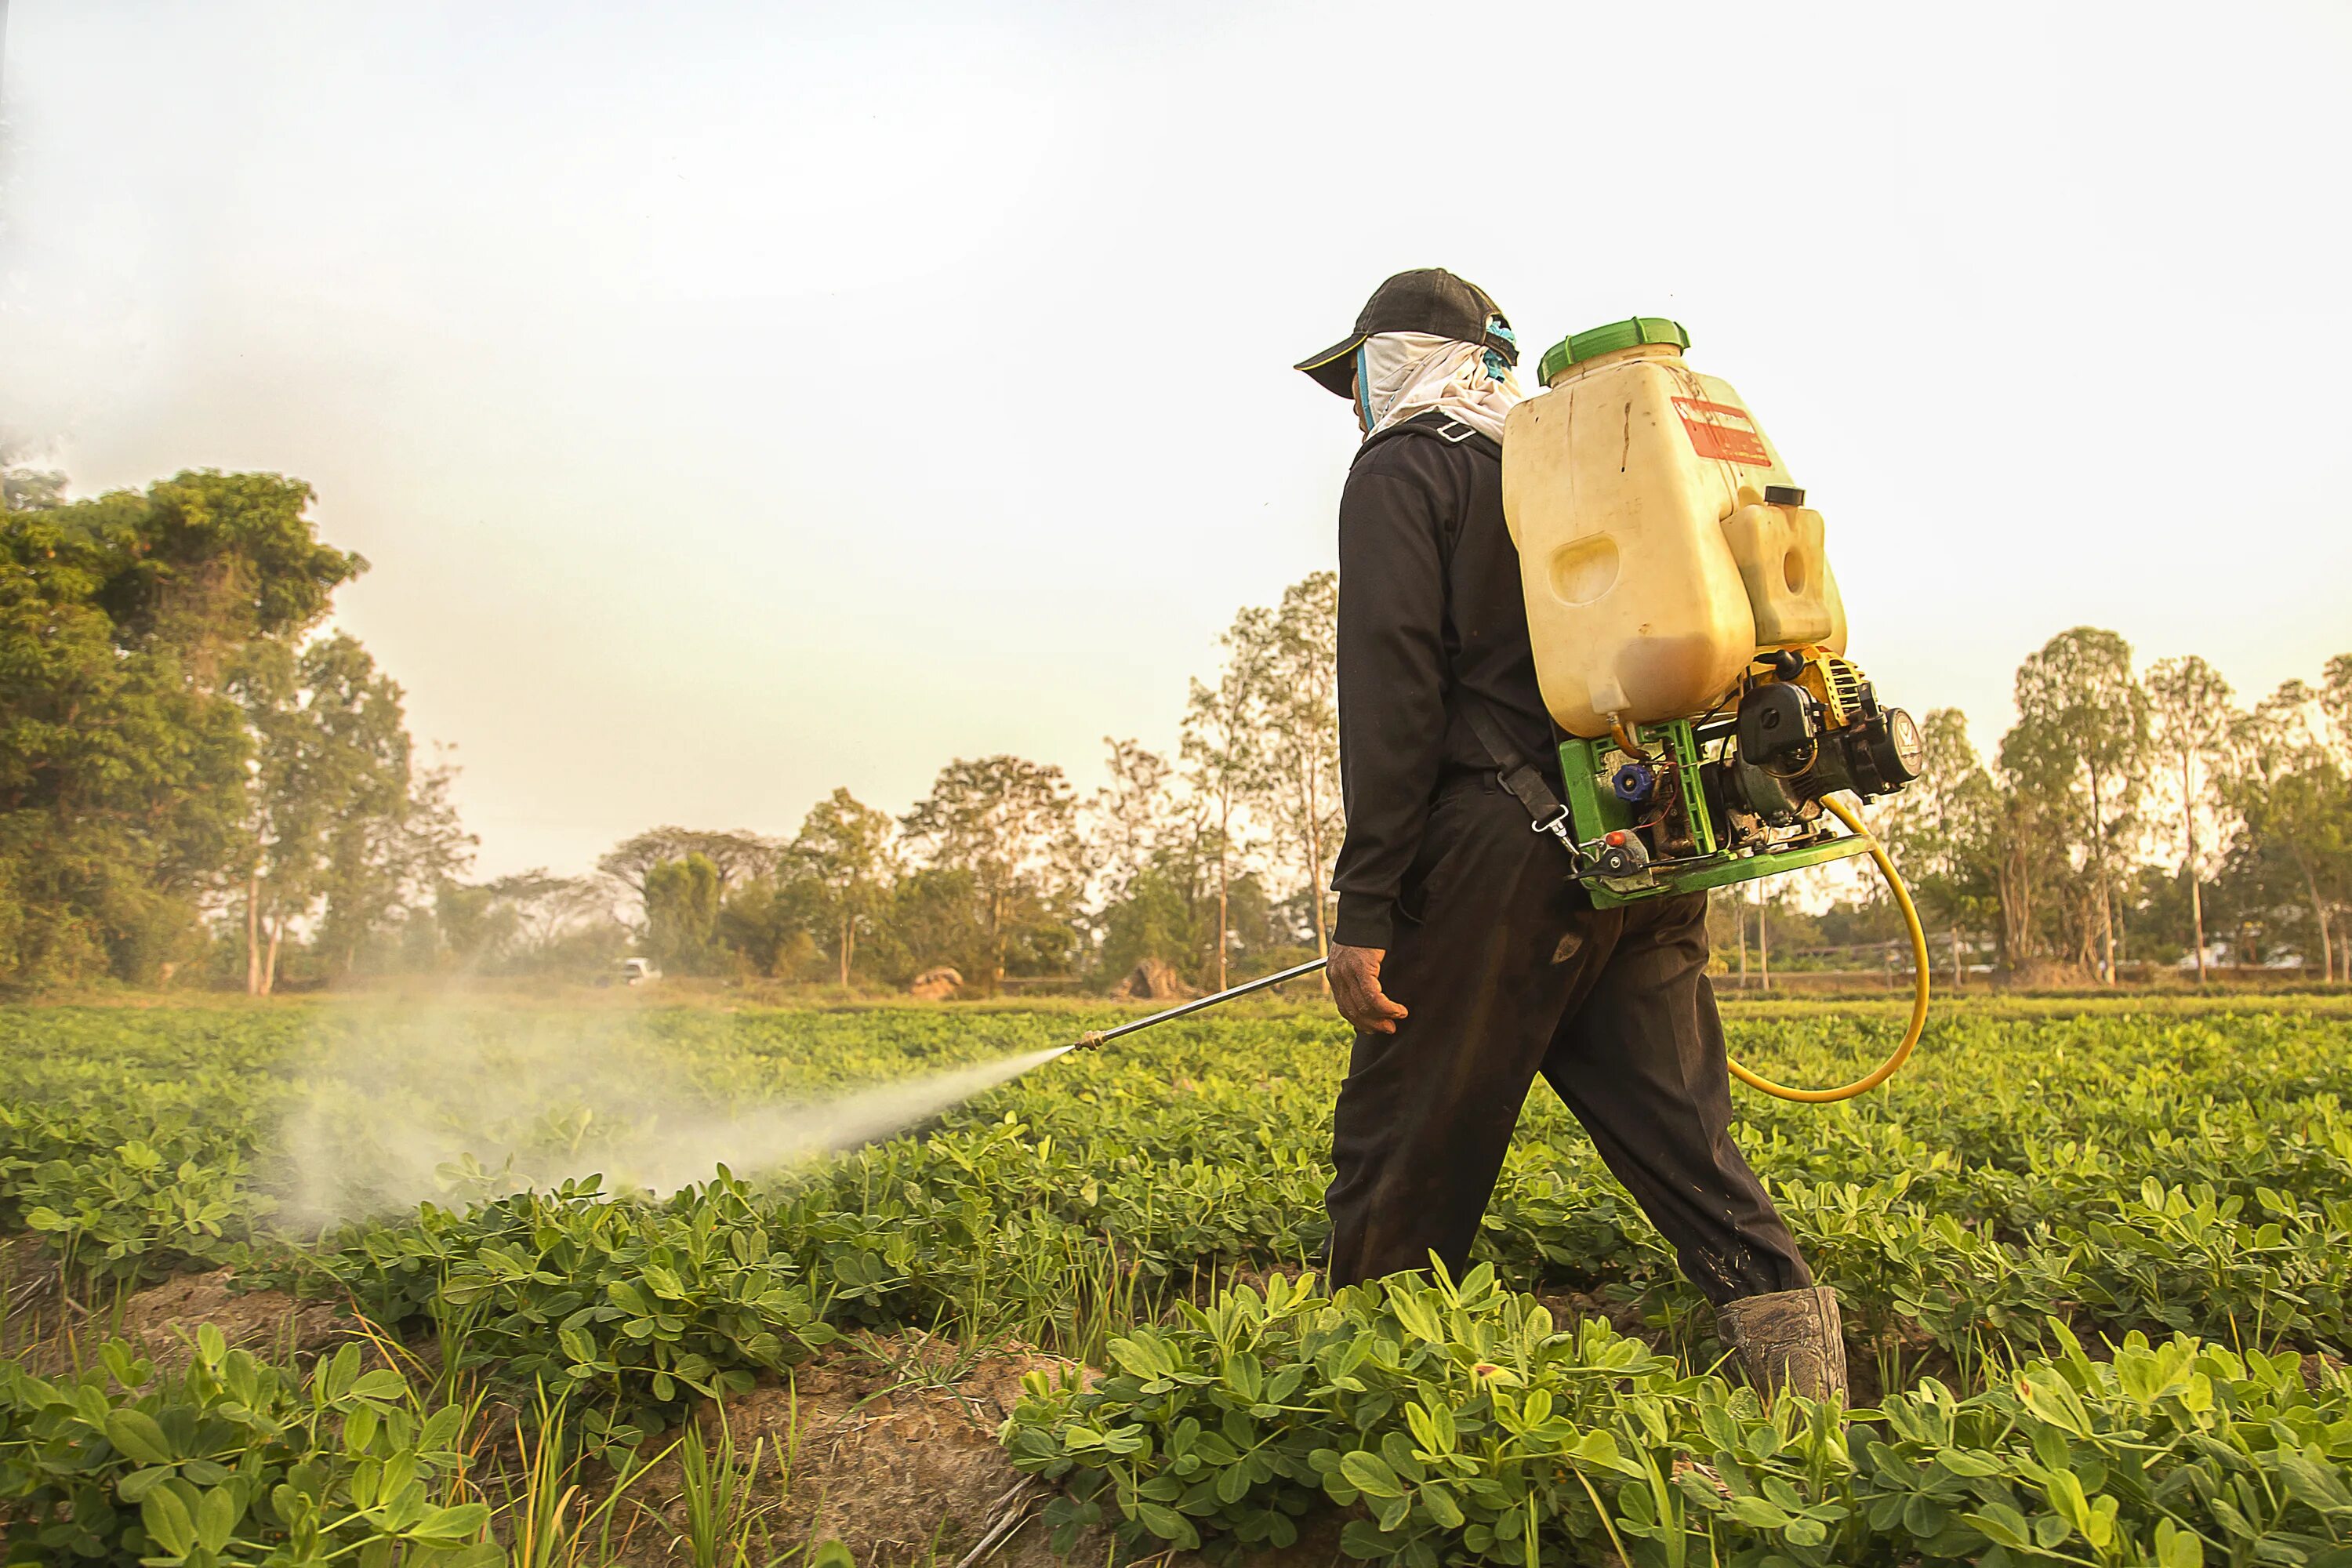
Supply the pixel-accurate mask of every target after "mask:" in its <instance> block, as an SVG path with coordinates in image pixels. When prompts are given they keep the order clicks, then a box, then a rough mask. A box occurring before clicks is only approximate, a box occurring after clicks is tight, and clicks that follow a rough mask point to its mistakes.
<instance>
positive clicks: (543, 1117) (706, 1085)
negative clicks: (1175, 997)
mask: <svg viewBox="0 0 2352 1568" xmlns="http://www.w3.org/2000/svg"><path fill="white" fill-rule="evenodd" d="M1072 1048H1073V1047H1071V1046H1055V1047H1048V1048H1045V1049H1043V1050H1032V1051H1026V1052H1022V1053H1019V1054H1016V1055H1011V1056H1006V1057H1003V1058H997V1059H994V1060H991V1061H985V1062H979V1063H970V1064H958V1065H956V1066H952V1067H949V1068H942V1069H940V1070H939V1071H936V1072H929V1073H924V1074H921V1075H919V1076H916V1077H912V1078H907V1079H892V1080H889V1081H887V1082H883V1083H878V1084H867V1085H855V1086H847V1087H844V1088H840V1089H833V1090H830V1091H826V1090H807V1091H802V1092H798V1093H795V1092H793V1089H791V1087H790V1086H789V1085H788V1084H786V1085H779V1084H777V1083H776V1082H775V1081H774V1079H772V1078H771V1077H767V1076H765V1075H764V1074H763V1075H761V1077H759V1078H758V1079H751V1078H750V1075H748V1074H747V1073H746V1071H745V1069H744V1066H743V1060H742V1058H741V1057H740V1055H739V1054H738V1053H736V1052H734V1051H733V1050H732V1049H731V1048H730V1050H728V1051H726V1052H723V1053H719V1052H710V1051H708V1050H698V1049H697V1048H696V1047H694V1046H693V1045H692V1044H691V1043H688V1042H682V1041H679V1040H676V1039H662V1038H657V1037H654V1036H653V1035H652V1034H651V1033H650V1032H649V1031H647V1030H646V1028H645V1027H644V1026H643V1025H642V1022H641V1021H639V1020H635V1019H633V1018H631V1017H629V1016H626V1015H615V1016H607V1017H602V1018H599V1017H595V1016H590V1017H587V1018H583V1017H582V1016H579V1015H577V1014H565V1013H553V1012H550V1013H545V1014H538V1013H527V1014H520V1015H518V1014H515V1013H513V1012H511V1011H499V1012H486V1011H475V1010H470V1009H467V1008H464V1007H462V1006H458V1005H436V1006H425V1007H399V1008H386V1007H375V1008H367V1009H353V1010H351V1011H347V1012H339V1013H338V1014H337V1015H336V1016H333V1017H332V1018H331V1019H330V1020H329V1021H328V1022H327V1023H326V1024H324V1025H322V1026H321V1028H320V1032H319V1034H318V1036H317V1037H316V1038H314V1040H313V1041H312V1043H311V1049H310V1055H309V1058H308V1059H307V1060H306V1061H305V1062H304V1063H303V1064H302V1066H301V1068H300V1069H299V1072H298V1074H297V1078H296V1091H295V1094H294V1096H293V1097H292V1100H291V1101H290V1103H289V1106H288V1108H287V1109H286V1110H285V1113H284V1115H283V1117H282V1119H281V1122H280V1126H279V1130H278V1140H277V1144H278V1163H279V1165H280V1169H279V1170H278V1180H277V1183H276V1184H277V1185H278V1188H279V1190H280V1192H281V1194H282V1199H281V1207H280V1215H281V1218H282V1220H283V1221H284V1222H285V1223H287V1224H289V1226H292V1227H293V1228H296V1229H298V1230H310V1229H316V1228H320V1227H323V1226H330V1225H333V1224H336V1223H338V1222H341V1221H346V1220H352V1219H359V1218H363V1217H366V1216H368V1215H381V1214H387V1213H401V1212H405V1211H407V1210H410V1209H413V1208H415V1206H416V1205H418V1204H420V1203H425V1202H433V1203H439V1204H444V1205H459V1204H466V1203H472V1202H478V1201H483V1200H486V1199H492V1198H498V1197H503V1196H506V1195H508V1194H513V1193H519V1192H526V1191H554V1190H556V1189H558V1188H561V1187H562V1185H563V1184H566V1183H577V1182H580V1181H583V1180H584V1179H585V1178H587V1177H589V1176H592V1175H594V1176H601V1177H602V1178H603V1182H602V1190H603V1191H604V1193H606V1194H623V1193H633V1192H647V1193H652V1194H656V1195H666V1194H669V1193H673V1192H676V1191H677V1190H679V1189H680V1188H682V1187H685V1186H688V1185H689V1184H693V1183H696V1182H702V1181H708V1180H709V1179H710V1177H711V1176H712V1175H713V1174H714V1173H716V1171H717V1170H718V1168H719V1166H720V1165H722V1164H723V1165H725V1166H726V1167H727V1168H728V1169H729V1170H730V1171H733V1172H735V1173H738V1174H741V1175H749V1174H754V1173H769V1172H773V1171H778V1170H782V1169H784V1168H787V1167H790V1166H793V1165H795V1164H799V1163H803V1162H805V1161H808V1160H812V1159H814V1158H816V1157H818V1156H820V1155H823V1154H825V1153H828V1152H834V1151H837V1150H842V1149H848V1148H855V1147H856V1146H857V1145H859V1144H862V1143H867V1142H874V1141H876V1140H878V1139H882V1138H887V1137H888V1136H890V1135H891V1134H892V1133H895V1132H898V1131H902V1130H904V1129H906V1128H908V1127H912V1126H916V1125H919V1123H921V1122H923V1121H927V1120H929V1118H931V1117H934V1116H937V1115H940V1113H942V1112H944V1111H946V1110H950V1109H952V1108H953V1107H955V1106H957V1105H959V1104H961V1103H962V1102H964V1101H966V1100H971V1099H972V1098H973V1097H975V1096H977V1095H980V1094H982V1093H984V1092H985V1091H987V1090H988V1089H993V1088H995V1087H996V1086H997V1085H999V1084H1002V1083H1005V1082H1007V1081H1009V1080H1011V1079H1014V1078H1017V1077H1019V1076H1020V1075H1021V1074H1023V1073H1025V1072H1028V1071H1030V1070H1032V1069H1033V1068H1037V1067H1040V1066H1042V1065H1044V1064H1045V1063H1046V1062H1049V1061H1052V1060H1054V1059H1055V1058H1057V1057H1060V1056H1062V1055H1063V1054H1064V1053H1066V1052H1067V1051H1068V1050H1070V1049H1072Z"/></svg>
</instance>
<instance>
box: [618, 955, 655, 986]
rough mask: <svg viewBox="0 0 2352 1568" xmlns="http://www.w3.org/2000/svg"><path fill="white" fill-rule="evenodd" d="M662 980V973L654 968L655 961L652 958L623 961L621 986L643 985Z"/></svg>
mask: <svg viewBox="0 0 2352 1568" xmlns="http://www.w3.org/2000/svg"><path fill="white" fill-rule="evenodd" d="M660 978H661V971H660V970H658V969H656V968H655V967H654V963H653V960H652V959H650V958H625V959H623V960H621V984H624V985H642V984H645V983H646V981H648V980H659V979H660Z"/></svg>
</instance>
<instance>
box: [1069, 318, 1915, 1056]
mask: <svg viewBox="0 0 2352 1568" xmlns="http://www.w3.org/2000/svg"><path fill="white" fill-rule="evenodd" d="M1689 345H1690V339H1689V337H1688V335H1687V334H1685V332H1684V331H1683V329H1682V328H1681V327H1680V326H1679V325H1677V324H1676V323H1675V322H1673V321H1664V320H1661V319H1659V318H1656V317H1636V318H1635V319H1633V320H1632V321H1618V322H1614V323H1612V324H1611V325H1609V326H1605V327H1600V328H1596V329H1595V330H1593V331H1589V332H1580V333H1578V334H1577V335H1575V336H1574V337H1570V338H1568V339H1565V340H1563V341H1562V342H1559V343H1556V344H1554V345H1553V346H1552V347H1551V349H1550V350H1549V352H1547V353H1545V354H1544V356H1543V360H1542V363H1541V368H1540V376H1541V379H1542V381H1543V383H1544V384H1545V386H1546V388H1547V389H1548V390H1547V391H1546V392H1544V393H1543V394H1541V395H1538V396H1534V397H1530V398H1528V399H1527V400H1526V401H1525V402H1523V403H1521V404H1520V405H1518V406H1517V407H1516V408H1514V409H1513V410H1512V411H1511V414H1510V416H1509V418H1508V419H1507V421H1506V423H1505V425H1504V429H1503V516H1504V519H1505V521H1506V522H1507V524H1508V525H1509V528H1510V531H1511V539H1512V542H1514V543H1515V544H1517V546H1518V552H1519V568H1520V575H1521V585H1522V588H1523V589H1524V591H1525V594H1526V596H1527V609H1528V635H1529V637H1530V639H1531V641H1532V643H1533V646H1534V650H1535V664H1536V678H1537V682H1538V685H1539V686H1540V687H1541V689H1542V691H1543V698H1544V705H1545V707H1546V708H1547V709H1549V710H1550V713H1551V718H1552V721H1553V722H1554V723H1555V724H1556V725H1558V726H1559V729H1560V730H1561V731H1564V732H1565V734H1566V737H1567V738H1566V739H1565V740H1563V741H1561V742H1560V743H1559V776H1560V779H1561V781H1562V783H1563V784H1565V785H1566V786H1567V788H1566V794H1567V798H1566V799H1565V800H1562V799H1560V798H1559V796H1557V795H1553V794H1552V792H1551V787H1550V784H1549V782H1547V780H1546V779H1545V777H1544V774H1543V773H1542V772H1541V771H1540V770H1538V769H1537V768H1535V767H1534V766H1532V765H1530V764H1529V763H1528V762H1527V761H1526V760H1525V759H1524V758H1521V757H1520V756H1518V755H1517V753H1516V752H1515V751H1514V750H1513V748H1512V747H1511V745H1510V742H1508V740H1507V738H1506V737H1505V736H1504V735H1503V734H1502V732H1501V731H1500V729H1499V728H1498V727H1497V726H1496V724H1495V722H1494V721H1493V719H1492V718H1491V716H1489V715H1486V713H1484V711H1483V710H1479V709H1477V708H1475V707H1474V708H1472V709H1471V710H1469V711H1468V714H1467V717H1468V719H1469V721H1470V724H1471V727H1472V728H1473V729H1474V730H1475V731H1477V733H1478V737H1479V739H1480V741H1481V742H1483V743H1484V744H1485V745H1486V749H1487V750H1488V751H1489V752H1491V753H1493V756H1494V760H1495V763H1496V773H1497V776H1498V777H1499V778H1500V779H1501V781H1502V783H1503V784H1504V785H1505V786H1506V787H1507V788H1508V789H1509V790H1510V791H1511V793H1512V794H1513V795H1516V796H1517V798H1518V800H1519V802H1520V804H1521V805H1524V806H1525V807H1526V808H1527V810H1528V818H1529V825H1530V826H1532V827H1533V828H1534V830H1535V831H1537V832H1538V833H1546V834H1549V835H1551V836H1552V837H1556V838H1557V839H1559V843H1560V844H1561V846H1562V847H1564V848H1565V849H1566V851H1567V854H1568V857H1569V874H1570V875H1571V876H1573V877H1575V878H1576V879H1577V880H1578V881H1579V882H1580V883H1581V884H1582V885H1583V887H1584V889H1585V890H1586V892H1587V893H1588V894H1589V895H1590V896H1591V900H1592V903H1593V905H1594V907H1595V908H1598V909H1610V908H1614V907H1617V906H1620V905H1623V904H1629V903H1633V902H1636V901H1638V900H1643V899H1654V898H1663V897H1667V896H1670V895H1673V894H1677V893H1690V892H1697V891H1700V890H1703V889H1709V888H1722V887H1730V886H1733V885H1736V884H1738V883H1741V882H1747V881H1752V880H1754V879H1758V878H1760V877H1770V876H1776V875H1778V874H1780V873H1781V872H1784V871H1794V870H1799V869H1801V868H1804V867H1807V866H1819V865H1823V864H1826V863H1827V862H1829V861H1832V860H1839V859H1845V858H1850V857H1853V856H1856V855H1867V856H1869V857H1870V858H1871V859H1872V860H1873V861H1874V863H1875V864H1876V866H1877V868H1878V870H1879V873H1880V875H1881V876H1883V877H1884V878H1885V879H1886V886H1887V890H1888V891H1889V893H1891V894H1892V895H1893V897H1894V900H1895V907H1896V909H1898V910H1901V911H1902V915H1903V920H1904V923H1905V925H1906V927H1907V928H1908V931H1909V935H1910V939H1911V957H1912V963H1913V965H1914V968H1915V973H1916V984H1915V985H1914V989H1913V994H1912V1004H1911V1019H1910V1024H1909V1026H1908V1027H1907V1028H1906V1029H1905V1031H1904V1034H1903V1038H1902V1041H1901V1043H1900V1044H1899V1045H1897V1046H1896V1047H1895V1050H1894V1052H1893V1054H1891V1055H1890V1056H1888V1057H1887V1058H1886V1059H1885V1061H1883V1062H1881V1063H1880V1064H1879V1065H1878V1066H1877V1067H1876V1068H1873V1069H1872V1070H1871V1071H1870V1072H1868V1073H1866V1074H1864V1076H1863V1077H1861V1078H1859V1079H1854V1080H1853V1082H1852V1083H1848V1084H1843V1085H1841V1086H1839V1087H1837V1088H1834V1089H1790V1088H1788V1087H1786V1086H1784V1085H1781V1084H1777V1083H1774V1082H1772V1081H1771V1080H1769V1079H1765V1078H1761V1077H1759V1076H1758V1075H1757V1074H1756V1073H1753V1072H1751V1071H1749V1070H1748V1068H1744V1067H1742V1066H1740V1065H1739V1063H1738V1062H1737V1061H1735V1062H1733V1063H1732V1064H1731V1072H1732V1076H1733V1077H1735V1078H1737V1079H1739V1081H1740V1082H1742V1083H1744V1084H1747V1085H1748V1086H1749V1087H1750V1088H1753V1089H1761V1090H1763V1091H1764V1092H1765V1093H1767V1094H1771V1095H1777V1096H1779V1097H1780V1098H1781V1099H1783V1100H1803V1101H1809V1102H1815V1103H1820V1102H1826V1101H1830V1100H1849V1099H1852V1098H1853V1096H1855V1095H1858V1094H1864V1093H1866V1092H1868V1091H1869V1090H1871V1089H1875V1088H1877V1087H1878V1086H1879V1085H1880V1084H1882V1083H1885V1081H1886V1080H1887V1079H1889V1078H1890V1077H1892V1076H1893V1075H1894V1073H1895V1070H1896V1069H1897V1068H1900V1067H1901V1066H1902V1065H1903V1063H1904V1062H1905V1061H1906V1059H1908V1058H1909V1057H1910V1055H1911V1052H1912V1049H1913V1047H1916V1045H1917V1044H1918V1043H1919V1035H1920V1031H1921V1030H1922V1029H1923V1028H1924V1027H1925V1026H1926V1025H1927V989H1928V975H1927V933H1926V931H1924V930H1922V929H1921V927H1920V923H1919V912H1918V910H1916V908H1915V907H1914V906H1913V904H1912V902H1911V895H1910V892H1909V890H1908V889H1906V888H1905V887H1904V885H1903V879H1902V878H1901V877H1900V876H1899V875H1897V874H1896V872H1895V864H1894V862H1893V861H1892V860H1891V859H1890V858H1888V857H1887V854H1886V850H1885V847H1884V846H1882V845H1881V844H1880V843H1879V842H1878V840H1877V839H1876V838H1875V837H1873V836H1872V835H1871V833H1870V832H1869V830H1868V829H1867V828H1865V827H1864V826H1863V825H1862V822H1861V819H1860V818H1858V817H1857V816H1855V815H1854V813H1853V808H1852V807H1850V806H1848V805H1846V804H1845V803H1844V802H1843V801H1842V800H1839V799H1838V798H1836V797H1837V796H1838V795H1842V794H1852V795H1858V796H1860V797H1861V798H1862V799H1864V800H1871V799H1874V798H1876V797H1877V796H1880V795H1892V794H1894V793H1895V791H1897V790H1900V789H1901V788H1902V787H1903V786H1904V785H1905V784H1908V783H1910V781H1911V780H1913V779H1914V778H1916V777H1917V776H1918V773H1919V767H1920V762H1921V755H1922V748H1921V744H1920V737H1919V727H1918V725H1917V724H1916V722H1914V721H1913V720H1912V718H1911V716H1910V715H1909V714H1908V713H1906V712H1905V711H1904V710H1902V709H1900V708H1891V707H1887V706H1885V705H1884V704H1883V703H1881V702H1880V700H1879V699H1878V694H1877V691H1876V689H1875V688H1874V686H1873V684H1872V683H1871V681H1870V679H1868V678H1867V677H1866V676H1864V674H1863V672H1862V670H1861V669H1860V668H1858V667H1856V666H1855V665H1854V664H1853V663H1852V662H1851V661H1849V660H1848V659H1847V658H1845V643H1846V624H1845V605H1844V602H1843V600H1842V599H1841V598H1840V596H1839V595H1838V587H1837V579H1836V577H1835V575H1834V574H1832V572H1831V571H1830V564H1829V558H1828V556H1827V555H1826V554H1825V553H1824V552H1823V549H1822V536H1823V535H1822V515H1821V513H1820V512H1818V511H1815V510H1811V508H1809V507H1807V506H1806V505H1805V492H1804V491H1803V490H1802V489H1799V488H1798V486H1797V485H1796V483H1795V481H1794V480H1793V479H1791V478H1790V475H1789V472H1788V470H1787V469H1786V468H1784V467H1783V466H1782V465H1781V462H1780V454H1779V453H1778V452H1777V451H1775V450H1774V449H1773V447H1772V444H1771V442H1770V441H1769V439H1768V438H1767V437H1766V436H1765V434H1764V431H1763V428H1762V426H1759V424H1757V422H1756V420H1755V418H1754V416H1751V415H1750V414H1749V413H1748V409H1747V406H1746V405H1745V404H1743V403H1742V402H1741V401H1740V399H1739V395H1738V393H1737V392H1735V391H1733V389H1732V388H1731V386H1730V384H1728V383H1727V382H1725V381H1722V380H1720V379H1718V378H1717V377H1714V376H1709V375H1702V374H1698V373H1696V372H1695V371H1693V370H1692V369H1691V368H1690V367H1689V366H1688V365H1686V364H1685V363H1683V358H1682V351H1683V350H1684V349H1685V348H1687V347H1688V346H1689ZM1833 821H1834V823H1835V824H1837V825H1838V826H1832V822H1833ZM1840 826H1842V827H1843V831H1839V830H1838V829H1839V827H1840ZM1324 962H1325V961H1324V960H1321V959H1317V960H1314V961H1312V962H1310V963H1301V964H1297V965H1294V966H1293V967H1291V968H1289V969H1286V970H1283V971H1281V972H1280V973H1275V974H1268V975H1264V976H1261V977H1259V978H1258V979H1255V980H1252V981H1249V982H1246V983H1245V984H1241V985H1236V986H1234V987H1233V988H1231V989H1230V990H1226V991H1221V992H1218V993H1217V994H1214V995H1213V996H1202V997H1200V998H1198V999H1196V1000H1194V1001H1191V1002H1187V1003H1185V1004H1183V1005H1181V1006H1177V1007H1171V1008H1170V1009H1169V1010H1167V1011H1166V1012H1164V1013H1158V1014H1154V1015H1153V1016H1150V1017H1148V1018H1139V1019H1136V1020H1135V1021H1133V1022H1131V1023H1128V1024H1123V1025H1120V1026H1118V1027H1117V1028H1113V1029H1105V1030H1101V1031H1098V1032H1096V1033H1093V1034H1089V1035H1087V1036H1084V1037H1081V1038H1080V1039H1079V1041H1078V1042H1077V1043H1078V1044H1079V1045H1080V1046H1082V1047H1085V1046H1100V1045H1103V1044H1105V1043H1106V1042H1108V1041H1110V1040H1114V1039H1118V1038H1119V1037H1122V1036H1125V1035H1131V1034H1134V1033H1136V1032H1137V1031H1139V1030H1141V1029H1148V1028H1150V1027H1152V1026H1155V1025H1158V1024H1163V1023H1166V1022H1168V1021H1169V1020H1171V1019H1174V1018H1181V1017H1184V1016H1189V1015H1191V1014H1193V1013H1198V1012H1200V1011H1202V1009H1203V1008H1207V1007H1213V1006H1215V1005H1218V1004H1220V1003H1223V1002H1228V1001H1231V1000H1232V999H1233V998H1234V997H1236V996H1245V995H1248V994H1250V993H1252V992H1254V991H1262V990H1265V989H1266V988H1268V987H1270V986H1275V985H1279V984H1282V983H1283V982H1285V981H1286V980H1295V979H1297V978H1299V977H1300V976H1302V975H1307V974H1311V973H1315V972H1316V971H1317V970H1318V969H1321V968H1322V967H1323V965H1324Z"/></svg>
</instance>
